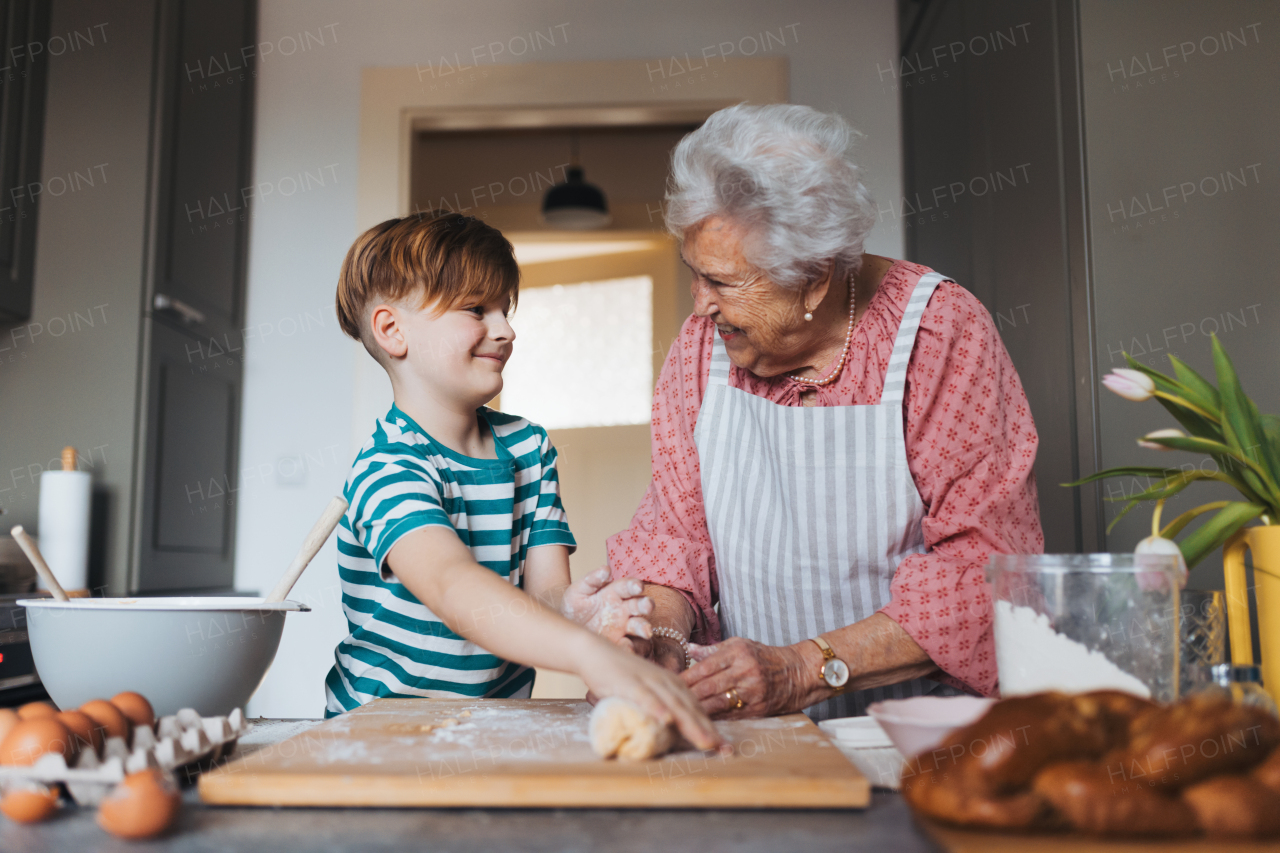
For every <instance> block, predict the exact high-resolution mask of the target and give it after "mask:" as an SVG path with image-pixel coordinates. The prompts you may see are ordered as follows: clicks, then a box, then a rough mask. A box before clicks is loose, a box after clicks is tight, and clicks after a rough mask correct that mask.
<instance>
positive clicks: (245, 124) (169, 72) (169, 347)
mask: <svg viewBox="0 0 1280 853" xmlns="http://www.w3.org/2000/svg"><path fill="white" fill-rule="evenodd" d="M256 18H257V13H256V4H255V3H254V2H253V0H237V2H226V0H219V2H214V0H169V1H168V2H163V3H161V6H160V14H159V36H160V38H159V49H158V58H157V71H156V82H157V86H156V90H157V93H158V114H157V117H156V142H157V148H158V151H159V156H158V158H157V170H156V173H155V175H154V176H153V183H154V191H153V192H154V194H153V200H152V204H153V211H154V212H153V220H152V233H153V235H154V238H153V239H154V242H153V246H154V254H153V257H152V267H151V293H150V300H149V305H150V311H149V317H148V320H147V333H148V335H149V339H150V346H149V350H148V356H147V364H146V366H145V372H146V383H147V385H146V387H147V395H146V412H145V421H144V424H143V435H144V436H145V441H144V457H143V460H142V465H143V470H144V472H145V473H144V478H143V483H142V489H141V491H140V494H139V498H140V506H139V546H140V547H139V552H138V567H137V575H136V583H135V584H134V586H135V588H136V590H137V591H139V592H164V591H179V590H182V591H188V590H205V591H215V590H229V589H230V588H231V585H232V582H233V576H234V565H233V559H234V545H235V495H236V493H237V491H238V488H239V482H238V480H239V478H238V475H237V467H238V447H237V433H238V429H239V406H240V388H241V375H242V369H243V368H242V364H241V360H240V355H241V353H242V352H243V341H242V340H241V329H242V328H243V326H244V281H245V261H246V244H247V240H248V225H249V217H248V207H249V201H250V200H249V199H248V198H247V195H248V191H247V190H246V188H248V187H251V186H252V177H251V158H252V128H253V90H254V89H253V87H254V81H253V73H252V71H251V69H250V68H245V67H238V68H235V69H232V68H231V66H233V65H239V66H244V65H245V64H246V62H245V60H244V58H243V57H244V56H245V52H244V50H245V48H246V47H249V48H251V47H252V46H253V45H254V44H255V41H256V39H255V27H256Z"/></svg>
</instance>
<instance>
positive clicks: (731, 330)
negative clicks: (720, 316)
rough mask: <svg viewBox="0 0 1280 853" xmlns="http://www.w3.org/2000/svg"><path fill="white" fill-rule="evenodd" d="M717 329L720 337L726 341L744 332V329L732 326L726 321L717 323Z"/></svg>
mask: <svg viewBox="0 0 1280 853" xmlns="http://www.w3.org/2000/svg"><path fill="white" fill-rule="evenodd" d="M716 331H717V332H719V333H720V337H721V338H723V339H724V340H726V341H730V340H733V339H734V338H736V337H737V336H738V335H740V334H742V330H741V329H739V328H738V327H737V326H731V325H729V324H728V323H724V322H720V323H716Z"/></svg>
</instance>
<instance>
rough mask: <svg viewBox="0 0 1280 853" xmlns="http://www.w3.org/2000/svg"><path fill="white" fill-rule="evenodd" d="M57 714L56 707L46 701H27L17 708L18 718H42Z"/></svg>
mask: <svg viewBox="0 0 1280 853" xmlns="http://www.w3.org/2000/svg"><path fill="white" fill-rule="evenodd" d="M57 715H58V709H57V708H55V707H53V706H52V705H50V704H49V703H48V702H28V703H27V704H25V705H23V706H22V707H21V708H19V709H18V718H19V719H22V720H43V719H46V718H49V717H56V716H57Z"/></svg>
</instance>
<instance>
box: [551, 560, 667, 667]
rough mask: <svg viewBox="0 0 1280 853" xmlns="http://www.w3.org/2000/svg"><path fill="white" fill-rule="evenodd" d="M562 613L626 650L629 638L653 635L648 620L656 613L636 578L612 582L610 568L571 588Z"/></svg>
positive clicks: (599, 570)
mask: <svg viewBox="0 0 1280 853" xmlns="http://www.w3.org/2000/svg"><path fill="white" fill-rule="evenodd" d="M560 612H561V613H562V614H563V615H564V617H565V618H566V619H569V620H571V621H573V622H577V623H578V624H579V625H582V626H583V627H584V628H586V629H587V630H588V631H592V632H594V633H596V634H599V635H600V636H602V637H604V638H605V639H606V640H608V641H609V642H611V643H615V644H617V645H626V647H627V648H630V642H629V641H628V640H627V637H628V636H633V637H644V638H648V637H649V636H651V635H652V633H653V627H652V626H651V625H650V624H649V620H648V619H647V618H646V617H647V616H648V615H649V614H650V613H652V612H653V602H652V601H650V600H649V598H648V597H647V596H645V594H644V585H643V584H642V583H640V581H639V580H637V579H635V578H622V579H621V580H616V581H613V582H610V580H609V567H608V566H603V567H601V568H599V569H596V570H595V571H594V572H592V573H591V574H589V575H587V576H586V577H585V578H583V579H582V580H580V581H578V582H577V583H575V584H571V585H570V586H569V587H568V589H566V590H565V591H564V598H563V599H562V602H561V606H560Z"/></svg>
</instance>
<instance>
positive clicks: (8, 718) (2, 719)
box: [0, 708, 20, 743]
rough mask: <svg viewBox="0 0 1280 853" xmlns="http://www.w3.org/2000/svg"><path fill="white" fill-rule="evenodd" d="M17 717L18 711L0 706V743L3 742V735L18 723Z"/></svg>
mask: <svg viewBox="0 0 1280 853" xmlns="http://www.w3.org/2000/svg"><path fill="white" fill-rule="evenodd" d="M19 719H20V718H19V717H18V712H17V711H15V710H13V709H12V708H0V743H3V742H4V738H5V735H7V734H9V730H10V729H12V728H13V727H14V726H16V725H17V724H18V721H19Z"/></svg>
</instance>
